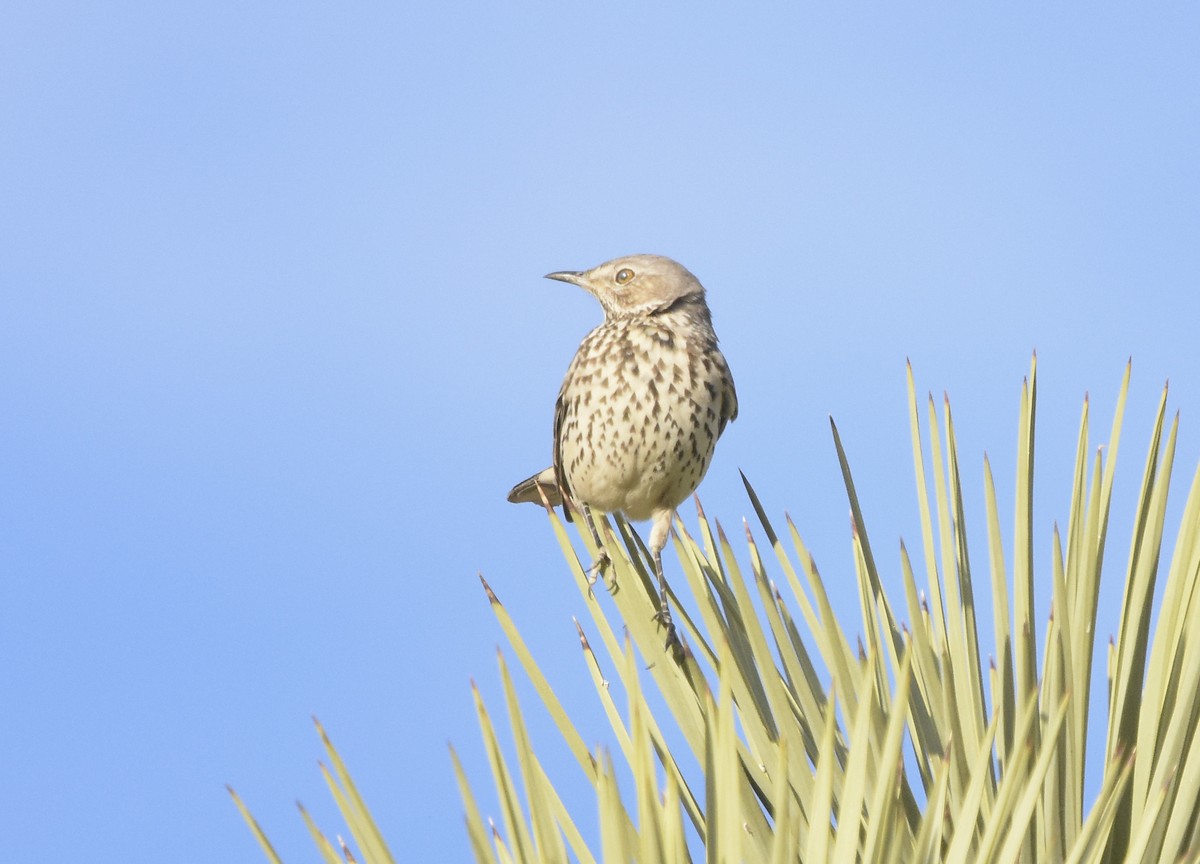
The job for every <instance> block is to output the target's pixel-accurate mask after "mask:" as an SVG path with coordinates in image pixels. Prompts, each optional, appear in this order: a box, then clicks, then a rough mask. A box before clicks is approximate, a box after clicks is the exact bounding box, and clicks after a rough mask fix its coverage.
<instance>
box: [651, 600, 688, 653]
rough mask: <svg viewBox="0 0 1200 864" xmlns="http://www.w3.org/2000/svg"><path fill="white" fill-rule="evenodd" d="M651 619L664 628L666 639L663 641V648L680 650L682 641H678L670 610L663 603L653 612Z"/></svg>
mask: <svg viewBox="0 0 1200 864" xmlns="http://www.w3.org/2000/svg"><path fill="white" fill-rule="evenodd" d="M653 620H654V622H655V623H657V624H661V625H662V626H663V627H664V628H666V631H667V640H666V642H664V643H663V650H664V651H670V650H671V649H672V648H674V649H675V650H676V651H680V650H682V649H683V643H682V642H680V641H679V634H678V633H676V632H675V622H674V621H672V620H671V610H670V609H668V608H667V607H666V606H665V605H664V606H663V607H662V608H661V609H659V610H658V611H657V612H655V613H654V618H653Z"/></svg>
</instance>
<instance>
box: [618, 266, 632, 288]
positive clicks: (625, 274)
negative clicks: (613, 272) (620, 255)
mask: <svg viewBox="0 0 1200 864" xmlns="http://www.w3.org/2000/svg"><path fill="white" fill-rule="evenodd" d="M632 278H633V271H632V270H630V269H629V268H628V267H624V268H622V269H620V270H618V271H617V284H618V285H624V284H625V283H626V282H628V281H629V280H630V279H632Z"/></svg>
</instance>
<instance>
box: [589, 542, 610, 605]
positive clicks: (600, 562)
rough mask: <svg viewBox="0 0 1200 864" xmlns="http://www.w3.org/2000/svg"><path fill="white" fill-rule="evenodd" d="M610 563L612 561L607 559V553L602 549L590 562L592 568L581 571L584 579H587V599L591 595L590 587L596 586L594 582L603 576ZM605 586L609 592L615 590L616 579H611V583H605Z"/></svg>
mask: <svg viewBox="0 0 1200 864" xmlns="http://www.w3.org/2000/svg"><path fill="white" fill-rule="evenodd" d="M611 563H612V559H611V558H609V557H608V553H607V552H605V551H604V550H603V549H602V550H600V554H599V555H597V556H596V560H594V561H593V562H592V566H590V567H588V568H587V570H585V571H583V572H584V578H585V579H587V584H588V596H589V597H590V596H591V594H592V586H593V585H595V584H596V580H597V579H599V578H600V577H601V576H602V575H603V574H604V571H605V570H607V569H608V565H609V564H611ZM605 584H606V585H607V586H608V590H609V591H610V592H611V591H615V590H616V586H617V583H616V579H613V580H612V581H611V582H610V581H606V582H605Z"/></svg>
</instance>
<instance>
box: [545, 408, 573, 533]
mask: <svg viewBox="0 0 1200 864" xmlns="http://www.w3.org/2000/svg"><path fill="white" fill-rule="evenodd" d="M565 389H566V387H565V386H564V387H563V390H565ZM563 390H559V392H558V399H557V400H555V402H554V459H553V464H552V465H551V466H550V467H551V468H553V469H554V481H555V484H556V485H557V486H558V495H559V500H560V501H561V503H562V505H563V516H564V517H565V518H566V520H567V521H568V522H571V521H572V519H571V505H570V503H569V502H570V501H571V488H570V487H569V486H568V485H567V473H566V471H564V470H563V460H562V429H563V422H564V418H565V417H566V414H567V403H566V399H565V395H564V393H563Z"/></svg>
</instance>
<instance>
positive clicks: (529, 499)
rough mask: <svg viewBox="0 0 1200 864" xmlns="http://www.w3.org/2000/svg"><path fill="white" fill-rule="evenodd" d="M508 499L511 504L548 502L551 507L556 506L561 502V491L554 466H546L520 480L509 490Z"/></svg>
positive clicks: (542, 503) (544, 503)
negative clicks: (542, 469)
mask: <svg viewBox="0 0 1200 864" xmlns="http://www.w3.org/2000/svg"><path fill="white" fill-rule="evenodd" d="M508 500H509V501H511V502H512V503H513V504H525V503H529V504H541V505H542V506H545V505H546V504H547V503H549V505H550V506H551V507H558V506H559V505H560V504H562V492H560V491H559V488H558V478H556V477H555V476H554V468H553V467H550V468H547V469H545V470H544V471H539V472H538V473H537V474H534V475H533V476H532V477H527V478H525V479H524V480H522V481H521V482H520V483H518V484H517V485H516V486H514V487H513V488H512V489H511V490H510V491H509V493H508Z"/></svg>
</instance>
